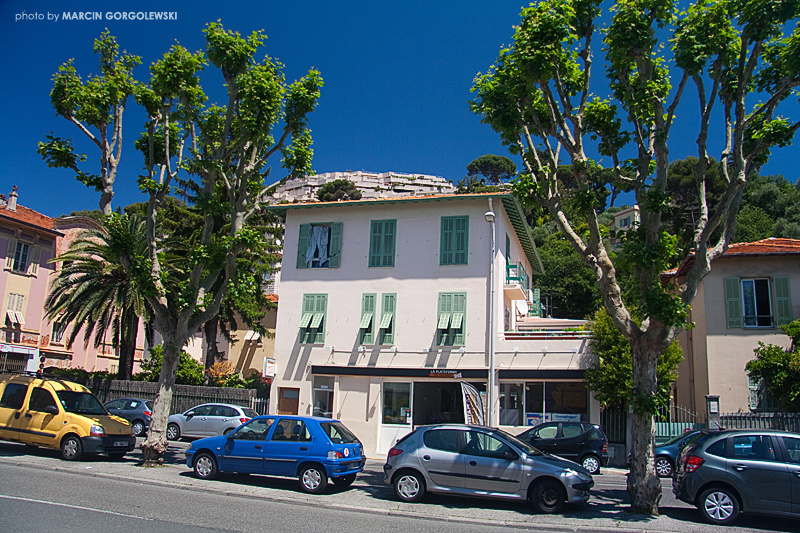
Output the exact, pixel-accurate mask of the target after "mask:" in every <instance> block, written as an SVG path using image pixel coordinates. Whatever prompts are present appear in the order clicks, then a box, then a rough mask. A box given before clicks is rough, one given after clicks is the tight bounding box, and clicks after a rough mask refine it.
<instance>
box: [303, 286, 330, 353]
mask: <svg viewBox="0 0 800 533" xmlns="http://www.w3.org/2000/svg"><path fill="white" fill-rule="evenodd" d="M327 307H328V295H327V294H304V295H303V315H302V317H301V318H300V342H302V343H316V344H319V343H322V342H324V341H325V313H326V310H327Z"/></svg>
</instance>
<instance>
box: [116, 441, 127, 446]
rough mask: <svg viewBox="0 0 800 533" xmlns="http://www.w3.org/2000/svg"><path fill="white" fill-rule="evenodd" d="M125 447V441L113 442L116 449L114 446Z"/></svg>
mask: <svg viewBox="0 0 800 533" xmlns="http://www.w3.org/2000/svg"><path fill="white" fill-rule="evenodd" d="M127 445H128V442H127V441H124V440H118V441H115V442H114V446H115V447H116V446H127Z"/></svg>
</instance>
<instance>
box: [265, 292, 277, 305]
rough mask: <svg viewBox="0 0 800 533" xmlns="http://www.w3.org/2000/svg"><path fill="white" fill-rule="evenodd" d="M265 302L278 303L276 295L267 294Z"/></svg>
mask: <svg viewBox="0 0 800 533" xmlns="http://www.w3.org/2000/svg"><path fill="white" fill-rule="evenodd" d="M267 300H269V301H270V302H275V303H278V295H277V294H267Z"/></svg>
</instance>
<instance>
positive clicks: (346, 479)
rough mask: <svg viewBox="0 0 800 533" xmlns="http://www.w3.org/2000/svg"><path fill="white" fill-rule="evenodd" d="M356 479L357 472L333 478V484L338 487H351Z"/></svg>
mask: <svg viewBox="0 0 800 533" xmlns="http://www.w3.org/2000/svg"><path fill="white" fill-rule="evenodd" d="M355 480H356V475H355V474H350V475H349V476H339V477H335V478H333V479H332V481H333V484H334V485H336V486H337V487H349V486H350V485H352V484H353V481H355Z"/></svg>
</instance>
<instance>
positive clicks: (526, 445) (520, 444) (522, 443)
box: [494, 429, 544, 455]
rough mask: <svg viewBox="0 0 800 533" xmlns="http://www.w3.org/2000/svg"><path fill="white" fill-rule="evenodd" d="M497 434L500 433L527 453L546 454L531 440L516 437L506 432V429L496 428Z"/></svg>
mask: <svg viewBox="0 0 800 533" xmlns="http://www.w3.org/2000/svg"><path fill="white" fill-rule="evenodd" d="M494 433H495V435H499V436H501V437H503V438H504V439H507V440H509V441H511V442H512V443H513V444H514V445H515V446H517V447H519V448H521V449H522V450H523V451H524V452H525V453H526V454H528V455H544V452H543V451H542V450H540V449H539V448H537V447H535V446H532V445H531V444H530V443H529V442H525V441H524V440H522V439H520V438H519V437H515V436H514V435H511V434H510V433H506V432H505V431H503V430H501V429H498V430H495V432H494Z"/></svg>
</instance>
